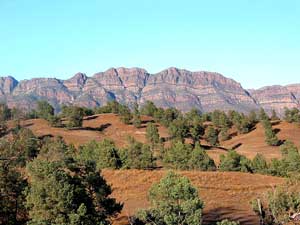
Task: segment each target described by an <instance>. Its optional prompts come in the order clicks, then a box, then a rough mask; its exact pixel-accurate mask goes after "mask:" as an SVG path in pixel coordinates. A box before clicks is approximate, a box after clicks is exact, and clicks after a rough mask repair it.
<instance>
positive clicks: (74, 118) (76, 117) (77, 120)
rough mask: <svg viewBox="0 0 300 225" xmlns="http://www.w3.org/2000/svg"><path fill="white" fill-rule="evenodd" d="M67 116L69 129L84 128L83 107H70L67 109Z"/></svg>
mask: <svg viewBox="0 0 300 225" xmlns="http://www.w3.org/2000/svg"><path fill="white" fill-rule="evenodd" d="M66 114H67V115H66V116H67V127H68V128H78V127H82V123H83V117H84V111H83V109H82V108H81V107H78V106H69V107H68V109H66Z"/></svg>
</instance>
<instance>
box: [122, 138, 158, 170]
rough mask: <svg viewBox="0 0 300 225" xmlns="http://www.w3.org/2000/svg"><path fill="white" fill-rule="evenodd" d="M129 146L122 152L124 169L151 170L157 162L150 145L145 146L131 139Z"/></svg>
mask: <svg viewBox="0 0 300 225" xmlns="http://www.w3.org/2000/svg"><path fill="white" fill-rule="evenodd" d="M128 141H129V145H128V146H127V147H126V148H125V149H122V150H120V153H119V154H120V158H121V161H122V167H123V168H125V169H151V168H153V167H155V160H154V157H153V153H152V151H151V149H150V146H149V145H145V144H143V143H140V142H138V141H136V140H135V139H134V138H132V137H129V140H128Z"/></svg>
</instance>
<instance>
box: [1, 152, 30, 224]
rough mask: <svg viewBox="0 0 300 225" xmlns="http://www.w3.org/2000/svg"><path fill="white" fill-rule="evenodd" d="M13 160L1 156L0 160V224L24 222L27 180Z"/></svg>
mask: <svg viewBox="0 0 300 225" xmlns="http://www.w3.org/2000/svg"><path fill="white" fill-rule="evenodd" d="M1 153H2V151H1ZM1 156H3V154H1ZM13 160H15V159H13V158H2V157H1V160H0V224H7V225H21V224H25V222H26V214H27V210H26V209H25V207H24V202H25V196H24V191H25V188H26V187H27V182H26V180H25V179H24V178H23V177H22V176H21V173H20V172H19V171H18V168H17V167H16V166H15V165H16V163H15V162H12V161H13Z"/></svg>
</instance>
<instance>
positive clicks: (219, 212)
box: [22, 114, 300, 225]
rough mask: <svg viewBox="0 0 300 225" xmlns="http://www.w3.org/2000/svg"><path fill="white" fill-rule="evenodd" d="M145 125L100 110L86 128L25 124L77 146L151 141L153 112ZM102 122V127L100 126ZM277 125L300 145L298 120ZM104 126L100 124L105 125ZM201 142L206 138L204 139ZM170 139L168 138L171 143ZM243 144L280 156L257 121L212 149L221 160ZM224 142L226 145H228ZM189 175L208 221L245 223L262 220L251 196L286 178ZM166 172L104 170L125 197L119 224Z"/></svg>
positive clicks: (250, 152) (282, 135)
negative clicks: (148, 127) (149, 123)
mask: <svg viewBox="0 0 300 225" xmlns="http://www.w3.org/2000/svg"><path fill="white" fill-rule="evenodd" d="M142 119H143V125H142V127H141V128H139V129H137V128H135V127H134V126H132V125H125V124H123V123H122V122H121V121H120V120H119V117H118V116H117V115H114V114H101V115H96V116H93V117H87V118H85V120H84V123H83V128H82V129H77V130H67V129H65V128H53V127H50V126H49V125H48V123H47V122H46V121H44V120H41V119H34V120H27V121H23V122H22V125H24V126H26V127H27V128H29V129H31V130H32V131H33V132H34V133H35V134H36V135H38V136H44V135H52V136H62V137H63V138H64V139H65V141H66V142H67V143H72V144H74V145H75V146H79V145H82V144H84V143H86V142H89V141H91V140H102V139H104V138H109V139H112V140H113V141H115V143H116V145H117V146H118V147H123V146H124V145H126V143H127V136H128V135H131V136H134V137H135V138H136V139H137V140H139V141H141V142H144V143H145V142H146V138H145V133H146V129H145V127H146V122H147V121H150V120H151V118H150V117H143V118H142ZM157 126H158V128H159V132H160V135H161V136H162V137H168V136H169V135H168V132H167V129H166V128H165V127H163V126H160V125H159V124H157ZM101 127H102V128H103V129H102V131H99V128H101ZM273 128H274V129H277V132H278V134H277V135H278V137H279V139H281V140H287V139H289V140H292V141H293V142H294V143H295V144H296V145H298V146H300V139H299V136H300V128H299V126H297V125H295V124H288V123H286V122H281V123H279V124H275V125H274V126H273ZM100 130H101V129H100ZM201 142H202V144H206V143H205V142H204V141H201ZM167 145H169V143H167ZM234 146H238V147H237V148H236V150H237V151H238V152H239V153H241V154H243V155H245V156H246V157H248V158H253V157H254V156H255V155H256V154H257V153H261V154H263V155H264V156H265V157H266V158H267V159H269V160H270V159H272V158H280V156H281V154H280V150H279V147H271V146H268V145H266V143H265V137H264V129H263V128H262V126H261V124H258V125H257V127H256V129H254V130H253V131H251V132H250V133H248V134H243V135H237V136H234V137H233V138H232V139H231V140H228V141H225V142H222V143H221V146H220V148H212V149H209V150H208V151H207V152H208V154H209V155H210V156H211V157H212V158H213V159H214V160H215V161H216V162H217V163H218V161H219V156H220V154H224V153H226V152H227V151H226V149H231V148H233V147H234ZM222 148H225V150H223V149H222ZM180 173H182V174H183V175H185V176H187V177H189V178H190V179H191V181H192V183H193V184H194V185H195V186H197V187H198V188H199V193H200V196H201V198H202V199H203V200H204V201H205V205H206V206H205V212H204V213H205V214H204V215H205V221H206V223H207V224H211V222H213V221H216V220H220V219H224V218H231V219H237V220H239V221H241V224H249V225H250V224H251V225H253V224H258V220H257V217H256V216H255V215H254V214H253V212H252V211H251V209H250V205H249V201H250V200H251V199H253V198H255V197H257V196H260V195H262V194H263V193H264V192H265V191H266V190H268V189H269V188H271V187H273V186H275V185H278V184H280V183H282V182H283V179H281V178H277V177H270V176H263V175H259V174H246V173H231V172H180ZM164 174H165V171H164V170H155V171H139V170H118V171H111V170H104V171H103V175H104V176H105V178H106V179H107V181H108V182H109V183H110V184H112V186H113V189H114V191H113V196H114V197H116V198H117V200H118V201H121V202H124V203H125V206H124V210H123V212H122V215H121V216H120V217H119V218H118V219H117V220H115V224H118V225H120V224H127V218H126V216H128V215H132V214H133V213H134V212H136V210H138V209H139V208H145V207H148V206H149V204H148V201H147V190H148V189H149V187H150V186H151V185H152V184H153V183H154V182H157V181H158V180H159V179H160V178H161V177H162V176H163V175H164Z"/></svg>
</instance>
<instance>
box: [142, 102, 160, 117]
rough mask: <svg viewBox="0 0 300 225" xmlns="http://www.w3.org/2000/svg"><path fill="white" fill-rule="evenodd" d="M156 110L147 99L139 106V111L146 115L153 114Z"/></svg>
mask: <svg viewBox="0 0 300 225" xmlns="http://www.w3.org/2000/svg"><path fill="white" fill-rule="evenodd" d="M156 111H157V107H156V106H155V105H154V103H153V102H151V101H147V102H146V103H145V104H144V105H143V106H142V108H141V113H142V114H143V115H146V116H154V114H155V112H156Z"/></svg>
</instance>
